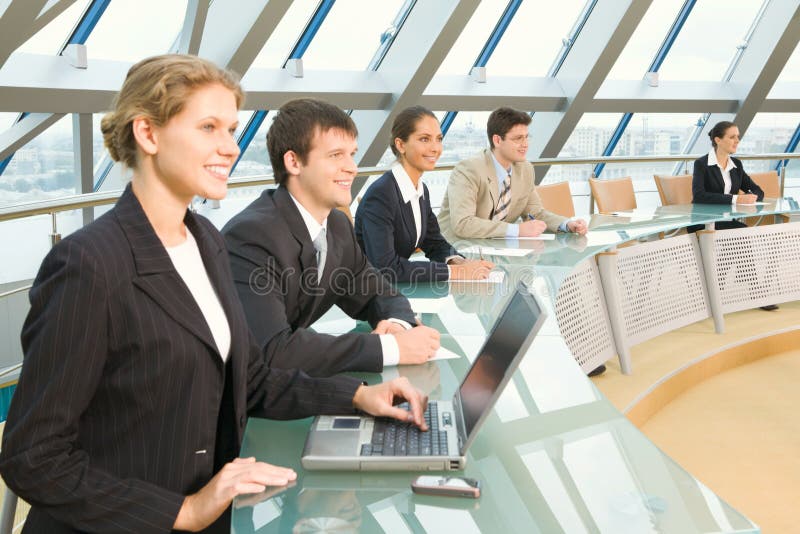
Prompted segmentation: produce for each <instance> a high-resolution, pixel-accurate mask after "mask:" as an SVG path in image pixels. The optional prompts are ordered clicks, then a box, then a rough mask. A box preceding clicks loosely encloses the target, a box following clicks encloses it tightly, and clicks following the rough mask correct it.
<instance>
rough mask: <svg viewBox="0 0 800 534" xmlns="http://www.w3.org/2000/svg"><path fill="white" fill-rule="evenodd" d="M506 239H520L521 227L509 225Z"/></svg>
mask: <svg viewBox="0 0 800 534" xmlns="http://www.w3.org/2000/svg"><path fill="white" fill-rule="evenodd" d="M506 237H510V238H512V239H516V238H517V237H519V225H518V224H509V225H508V226H506Z"/></svg>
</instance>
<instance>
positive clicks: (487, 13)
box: [436, 0, 508, 74]
mask: <svg viewBox="0 0 800 534" xmlns="http://www.w3.org/2000/svg"><path fill="white" fill-rule="evenodd" d="M507 4H508V2H507V1H505V0H484V1H483V2H481V3H480V5H479V6H478V8H477V9H476V10H475V12H474V13H473V14H472V18H470V19H469V22H468V23H467V25H466V26H465V27H464V30H463V31H462V32H461V35H459V37H458V39H456V42H455V43H453V47H452V48H451V49H450V52H449V53H448V54H447V57H445V58H444V61H443V62H442V64H441V65H440V66H439V70H438V71H437V73H436V74H469V71H470V69H471V68H472V65H474V64H475V59H477V57H478V54H480V52H481V49H482V48H483V45H484V44H485V43H486V41H487V40H488V39H489V35H491V33H492V30H493V29H494V27H495V25H496V24H497V21H498V20H500V17H501V16H502V15H503V10H504V9H505V7H506V5H507Z"/></svg>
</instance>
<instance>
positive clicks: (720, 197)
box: [692, 154, 764, 204]
mask: <svg viewBox="0 0 800 534" xmlns="http://www.w3.org/2000/svg"><path fill="white" fill-rule="evenodd" d="M731 160H733V163H734V164H735V165H736V168H735V169H731V194H729V195H726V194H725V193H723V191H724V190H725V183H724V182H723V181H722V171H720V169H719V167H718V166H716V165H709V164H708V155H707V154H706V155H705V156H703V157H702V158H697V159H696V160H695V161H694V174H693V175H692V202H693V203H694V204H730V203H731V201H732V200H733V199H732V196H733V195H736V194H739V191H742V192H744V193H747V192H749V191H752V193H753V194H755V195H757V196H758V200H762V199H763V198H764V191H762V190H761V188H760V187H758V184H756V183H755V182H754V181H753V180H751V179H750V177H749V176H748V175H747V173H746V172H744V167H743V166H742V162H741V161H740V160H738V159H736V158H734V157H733V156H731Z"/></svg>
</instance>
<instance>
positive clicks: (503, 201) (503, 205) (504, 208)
mask: <svg viewBox="0 0 800 534" xmlns="http://www.w3.org/2000/svg"><path fill="white" fill-rule="evenodd" d="M510 204H511V173H510V172H509V173H508V175H507V176H506V178H505V180H503V191H502V192H501V193H500V200H498V202H497V209H496V210H494V217H493V219H494V220H495V221H503V220H505V218H506V217H507V216H508V207H509V205H510Z"/></svg>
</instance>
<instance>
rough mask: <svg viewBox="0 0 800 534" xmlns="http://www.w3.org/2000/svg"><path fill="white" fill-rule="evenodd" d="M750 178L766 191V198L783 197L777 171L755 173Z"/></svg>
mask: <svg viewBox="0 0 800 534" xmlns="http://www.w3.org/2000/svg"><path fill="white" fill-rule="evenodd" d="M750 178H751V179H752V180H753V181H754V182H755V183H757V184H758V187H760V188H761V189H763V190H764V196H765V197H769V198H778V197H780V196H781V183H780V179H779V178H778V172H777V171H767V172H754V173H752V174H750Z"/></svg>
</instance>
